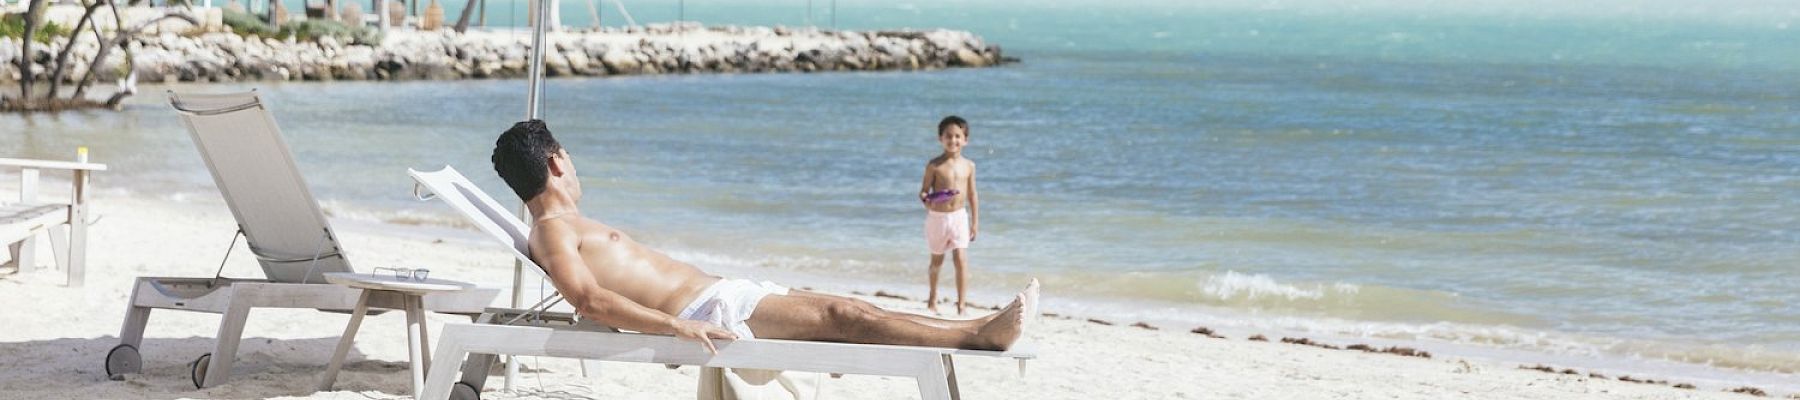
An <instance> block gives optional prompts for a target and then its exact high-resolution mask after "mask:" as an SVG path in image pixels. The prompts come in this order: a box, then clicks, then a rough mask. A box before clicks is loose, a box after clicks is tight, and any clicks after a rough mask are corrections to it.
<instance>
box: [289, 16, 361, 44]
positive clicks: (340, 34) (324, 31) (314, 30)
mask: <svg viewBox="0 0 1800 400" xmlns="http://www.w3.org/2000/svg"><path fill="white" fill-rule="evenodd" d="M279 36H282V37H288V36H292V37H293V38H294V39H297V40H302V41H309V42H310V41H318V40H319V38H321V37H326V36H330V37H331V38H332V39H336V40H337V41H338V43H344V44H364V45H370V46H373V45H377V44H381V31H378V30H375V29H369V28H368V27H362V26H349V25H344V23H342V22H337V21H332V20H323V19H309V20H305V21H295V22H289V23H286V24H282V25H281V32H280V33H279Z"/></svg>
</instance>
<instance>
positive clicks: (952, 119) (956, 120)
mask: <svg viewBox="0 0 1800 400" xmlns="http://www.w3.org/2000/svg"><path fill="white" fill-rule="evenodd" d="M952 126H954V127H958V128H962V130H963V137H968V136H969V121H964V120H963V119H962V117H958V116H955V115H952V116H948V117H944V120H943V121H938V136H944V130H945V129H949V128H950V127H952Z"/></svg>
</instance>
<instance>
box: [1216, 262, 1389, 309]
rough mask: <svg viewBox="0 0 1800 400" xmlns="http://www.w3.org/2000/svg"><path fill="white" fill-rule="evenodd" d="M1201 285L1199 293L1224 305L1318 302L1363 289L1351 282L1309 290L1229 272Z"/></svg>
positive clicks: (1272, 280) (1269, 279)
mask: <svg viewBox="0 0 1800 400" xmlns="http://www.w3.org/2000/svg"><path fill="white" fill-rule="evenodd" d="M1198 285H1199V288H1200V291H1201V292H1202V293H1204V294H1205V295H1206V296H1208V297H1210V298H1212V299H1214V300H1218V301H1224V302H1231V301H1233V300H1248V301H1256V300H1258V299H1265V298H1281V299H1287V300H1300V299H1306V300H1319V299H1323V298H1325V296H1326V295H1327V294H1339V295H1355V294H1356V293H1357V292H1358V291H1361V289H1362V288H1361V286H1358V285H1355V284H1349V283H1333V284H1330V285H1324V284H1315V285H1312V287H1310V288H1306V287H1300V286H1296V285H1290V284H1283V283H1280V282H1276V281H1275V279H1274V278H1270V277H1269V276H1268V275H1263V274H1240V273H1237V271H1230V270H1227V271H1225V273H1224V274H1218V275H1212V276H1208V277H1206V280H1205V281H1203V282H1200V283H1199V284H1198Z"/></svg>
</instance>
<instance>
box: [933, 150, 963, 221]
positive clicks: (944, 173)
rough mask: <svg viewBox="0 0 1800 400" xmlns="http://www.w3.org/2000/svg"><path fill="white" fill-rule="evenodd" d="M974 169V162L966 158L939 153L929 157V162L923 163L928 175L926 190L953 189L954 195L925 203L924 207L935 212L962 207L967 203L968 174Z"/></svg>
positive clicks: (949, 210) (950, 210)
mask: <svg viewBox="0 0 1800 400" xmlns="http://www.w3.org/2000/svg"><path fill="white" fill-rule="evenodd" d="M974 170H975V162H974V161H970V160H969V159H967V158H963V157H956V158H950V157H949V156H947V155H939V156H937V158H933V159H931V162H929V163H926V164H925V171H926V174H927V176H928V180H927V184H926V186H927V188H926V190H928V191H931V192H939V191H944V190H955V191H956V196H954V197H951V198H950V201H941V202H936V203H930V202H928V203H925V208H927V209H930V210H931V211H937V212H952V211H956V210H959V209H962V208H963V207H964V205H966V204H968V199H969V197H968V196H969V175H971V174H972V173H973V171H974Z"/></svg>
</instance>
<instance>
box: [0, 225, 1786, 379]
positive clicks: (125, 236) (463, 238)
mask: <svg viewBox="0 0 1800 400" xmlns="http://www.w3.org/2000/svg"><path fill="white" fill-rule="evenodd" d="M97 201H98V202H97V203H96V204H97V205H96V210H97V211H98V213H99V214H101V215H103V216H104V217H103V219H102V220H101V221H100V223H99V224H98V225H97V226H95V227H94V230H93V233H94V238H93V244H92V245H91V247H90V249H91V254H92V256H91V257H92V258H91V260H92V261H91V264H90V267H89V268H90V269H89V275H88V280H87V285H86V287H83V288H68V287H63V286H61V285H59V283H60V281H61V275H60V272H59V271H51V270H35V271H25V272H23V273H19V274H14V275H11V276H6V277H4V278H0V302H3V303H4V304H7V305H8V306H7V308H6V311H4V315H5V317H6V318H5V319H6V321H7V328H6V329H0V365H4V366H5V367H4V368H3V369H0V371H4V372H0V397H5V398H58V399H63V398H106V399H122V398H153V399H167V398H207V399H225V398H313V399H369V398H402V397H409V396H410V391H409V390H408V372H407V370H406V350H405V349H406V347H405V346H406V345H405V343H406V342H405V336H404V334H403V333H402V332H403V330H402V328H401V327H402V326H403V324H404V322H403V321H404V318H403V316H402V315H400V313H389V314H386V315H380V316H374V317H371V318H370V319H369V320H367V321H365V322H364V325H363V328H362V332H361V334H360V335H359V336H358V339H357V342H356V347H355V349H354V350H353V351H352V353H351V355H350V360H349V362H348V364H347V366H346V367H345V368H344V370H343V372H342V373H341V374H340V376H339V378H338V384H337V388H338V391H332V392H314V391H313V389H312V388H313V385H314V384H315V381H316V379H317V375H318V374H319V373H320V372H321V371H323V369H324V366H325V364H326V363H327V361H328V360H329V357H330V352H331V349H332V347H333V346H334V345H335V341H336V340H337V336H338V335H339V334H340V332H341V330H342V329H343V325H344V324H345V322H346V321H347V319H348V317H347V316H345V315H340V314H330V313H321V312H316V311H310V310H276V311H267V310H260V311H256V312H254V313H252V314H251V317H250V318H251V319H250V323H249V327H248V328H247V329H246V330H245V339H244V340H245V341H244V343H243V347H242V348H241V349H240V354H239V355H238V357H239V358H238V360H239V362H238V364H237V367H236V368H235V370H234V371H233V377H232V380H231V381H230V382H229V383H226V384H223V385H220V386H217V387H212V388H208V389H204V390H195V389H194V388H193V387H192V386H191V384H190V381H189V377H188V366H187V363H188V362H190V361H192V360H193V358H194V357H196V356H198V355H199V354H202V353H205V352H207V351H210V349H211V344H212V339H211V337H212V336H213V334H214V331H215V330H216V329H217V321H218V318H217V317H216V316H213V315H206V314H198V313H180V312H159V313H155V314H152V316H151V319H150V326H149V329H148V331H147V332H146V339H145V344H144V347H143V351H142V354H143V357H144V364H145V367H144V373H142V374H136V375H131V376H128V377H126V378H125V379H124V380H123V381H111V380H108V379H107V377H106V376H105V374H104V372H102V368H101V365H102V360H103V358H104V356H105V354H106V352H107V351H108V350H109V349H110V348H112V347H113V346H114V345H115V344H117V342H118V339H117V336H116V335H117V334H118V330H119V325H120V321H121V318H122V316H123V313H124V311H125V304H126V303H125V301H126V297H127V295H128V294H129V285H130V282H131V281H132V279H133V278H134V277H136V276H186V277H206V276H211V274H212V273H213V271H214V268H217V267H218V265H219V260H218V258H219V256H220V254H221V250H222V248H223V246H224V245H225V244H226V242H227V241H228V240H229V239H230V234H231V232H232V220H231V217H230V214H229V213H228V212H227V211H226V208H225V206H224V205H223V203H222V202H221V201H218V200H217V199H188V200H164V199H145V198H144V196H131V197H105V198H101V199H98V200H97ZM427 206H436V205H421V207H427ZM333 222H334V224H335V226H336V228H337V229H338V231H339V233H340V236H342V238H343V243H344V246H345V250H346V251H347V252H348V254H350V256H351V259H352V260H353V261H352V262H353V263H354V265H356V266H357V268H358V269H360V270H368V269H372V268H374V267H378V266H413V267H427V268H430V269H431V270H432V276H433V277H443V278H449V279H457V280H463V281H469V282H475V283H478V284H480V285H482V286H487V287H496V288H503V287H505V286H507V282H509V279H510V272H509V271H510V265H511V263H510V262H509V259H508V258H507V256H506V255H505V254H504V253H502V252H500V251H498V249H497V248H495V247H491V246H492V245H490V244H489V243H486V242H483V241H482V240H481V238H480V237H479V236H477V233H475V232H473V231H468V230H462V229H457V228H445V227H431V226H408V225H394V224H382V223H372V222H364V221H358V220H352V219H343V218H337V219H335V220H334V221H333ZM248 260H250V257H247V254H245V253H244V251H243V250H242V249H241V248H239V249H238V250H236V251H235V253H234V255H233V257H232V258H231V260H230V261H229V263H228V264H227V265H226V266H225V267H224V275H225V276H228V277H255V276H257V275H260V272H259V270H258V269H256V267H255V265H254V264H253V263H251V262H250V261H248ZM722 272H723V273H725V274H728V275H763V276H766V277H772V278H773V279H775V280H778V281H780V282H782V283H784V284H787V285H790V286H794V287H812V288H814V289H816V290H821V291H826V292H836V293H843V294H850V293H851V292H857V293H867V292H864V291H862V290H861V289H866V287H860V288H859V287H855V286H852V285H845V284H843V283H841V281H835V280H830V279H823V278H808V277H807V276H805V275H799V274H794V273H782V272H777V271H767V274H766V275H764V274H759V271H722ZM895 292H898V293H902V294H901V295H906V294H904V293H903V292H900V291H898V290H896V291H895ZM1056 293H1057V288H1055V287H1048V288H1046V296H1048V297H1049V298H1050V300H1047V303H1048V304H1049V305H1051V306H1050V308H1047V309H1046V310H1045V312H1046V313H1050V314H1056V315H1057V317H1045V318H1043V319H1042V321H1043V323H1041V324H1038V325H1037V326H1036V327H1035V328H1034V329H1033V330H1031V331H1029V332H1027V340H1030V341H1033V342H1036V343H1037V345H1038V346H1040V349H1041V351H1042V355H1041V357H1042V358H1041V359H1039V360H1036V361H1033V362H1031V363H1030V365H1029V367H1028V369H1027V370H1026V374H1025V375H1024V376H1022V377H1021V376H1020V374H1019V372H1018V370H1017V369H1016V365H1015V364H1013V363H1011V362H1008V361H1000V360H991V359H975V358H971V359H963V360H959V361H960V362H959V367H960V369H961V371H959V373H958V376H959V377H960V379H961V388H962V391H963V394H964V395H965V396H966V397H967V398H973V399H1007V398H1033V399H1037V398H1054V399H1089V398H1096V397H1120V398H1144V399H1176V398H1366V399H1375V398H1381V399H1393V398H1400V399H1439V398H1473V399H1514V398H1532V399H1612V398H1617V399H1701V398H1718V399H1734V398H1749V397H1747V396H1746V395H1743V394H1734V393H1727V392H1724V390H1725V389H1729V388H1726V387H1718V386H1716V385H1709V384H1707V383H1705V382H1701V383H1700V385H1699V386H1698V387H1697V388H1695V389H1682V388H1677V387H1674V386H1675V385H1677V384H1680V383H1684V382H1683V381H1681V380H1680V379H1675V378H1668V377H1656V378H1655V380H1668V381H1669V382H1666V383H1660V384H1659V383H1632V382H1625V381H1621V380H1620V379H1622V378H1621V377H1619V376H1617V375H1616V374H1611V373H1597V374H1598V376H1596V375H1590V373H1595V372H1594V371H1585V370H1584V371H1575V372H1576V373H1572V374H1565V373H1562V371H1560V370H1558V371H1556V373H1545V372H1540V371H1535V370H1527V369H1521V368H1520V365H1518V364H1515V363H1504V362H1497V361H1486V360H1479V359H1464V358H1459V357H1454V356H1443V355H1437V356H1434V357H1432V358H1423V357H1414V356H1401V355H1394V354H1383V353H1368V352H1363V351H1355V350H1332V349H1326V348H1322V347H1318V346H1307V345H1301V344H1293V343H1282V342H1280V339H1281V336H1280V335H1277V334H1273V333H1271V334H1269V335H1267V337H1268V339H1269V341H1268V342H1258V341H1251V340H1247V338H1246V336H1245V335H1241V334H1231V333H1228V334H1225V335H1223V336H1224V337H1223V338H1214V337H1208V336H1207V335H1202V334H1196V333H1192V332H1190V329H1192V328H1191V327H1162V328H1159V329H1154V330H1153V329H1148V328H1144V327H1133V326H1129V325H1130V324H1131V322H1129V321H1108V322H1114V324H1113V325H1105V324H1101V323H1096V322H1091V321H1090V319H1098V320H1105V319H1106V318H1107V316H1103V315H1093V316H1088V315H1079V316H1068V315H1061V314H1058V313H1057V311H1058V310H1056V309H1055V308H1054V307H1053V305H1054V304H1055V302H1054V301H1053V300H1054V296H1056ZM914 296H916V294H914ZM505 297H506V295H502V298H505ZM859 297H861V298H863V299H866V300H869V301H872V302H876V303H878V304H881V305H883V306H887V307H894V308H900V309H906V310H912V311H921V312H922V311H923V307H922V305H920V304H917V302H913V301H903V300H899V299H896V298H893V297H891V296H873V295H863V296H859ZM976 300H979V301H978V303H979V304H991V303H993V302H995V301H994V300H998V299H987V298H977V299H976ZM461 322H462V321H461V318H458V317H454V316H448V315H434V316H432V317H431V318H430V323H431V325H433V328H434V330H433V332H438V331H441V329H435V328H441V326H442V324H445V323H461ZM1318 341H1319V342H1324V343H1326V344H1329V345H1333V346H1338V347H1343V346H1348V345H1351V344H1354V343H1347V342H1340V341H1333V340H1318ZM525 363H526V368H525V372H524V373H522V374H521V381H520V382H519V384H518V385H517V387H516V388H515V390H513V391H503V390H500V389H499V388H500V386H501V384H500V382H501V381H502V377H501V376H499V375H497V374H496V375H493V376H491V377H490V380H489V384H488V388H489V389H488V390H489V391H488V392H487V393H484V394H483V396H484V398H490V399H513V398H518V399H532V398H625V399H675V398H685V397H690V396H692V395H693V393H694V388H695V381H696V378H695V375H697V373H698V369H697V368H694V367H682V368H680V369H678V370H668V369H666V368H664V367H663V366H661V365H642V364H622V363H607V364H605V368H604V370H603V372H602V373H601V374H600V375H599V376H597V377H589V378H584V377H582V375H581V370H580V367H579V364H578V363H577V362H576V361H573V360H566V359H550V358H527V359H525ZM1552 367H1553V368H1554V366H1552ZM1602 376H1604V377H1602ZM1631 379H1639V378H1631ZM1643 379H1651V378H1650V377H1643ZM824 395H825V398H836V399H885V398H916V397H917V391H916V386H914V383H913V382H910V381H906V380H901V379H891V378H874V377H861V376H847V377H844V378H841V379H829V380H826V381H825V384H824ZM1770 395H1771V396H1775V397H1784V396H1790V394H1789V393H1770Z"/></svg>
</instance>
